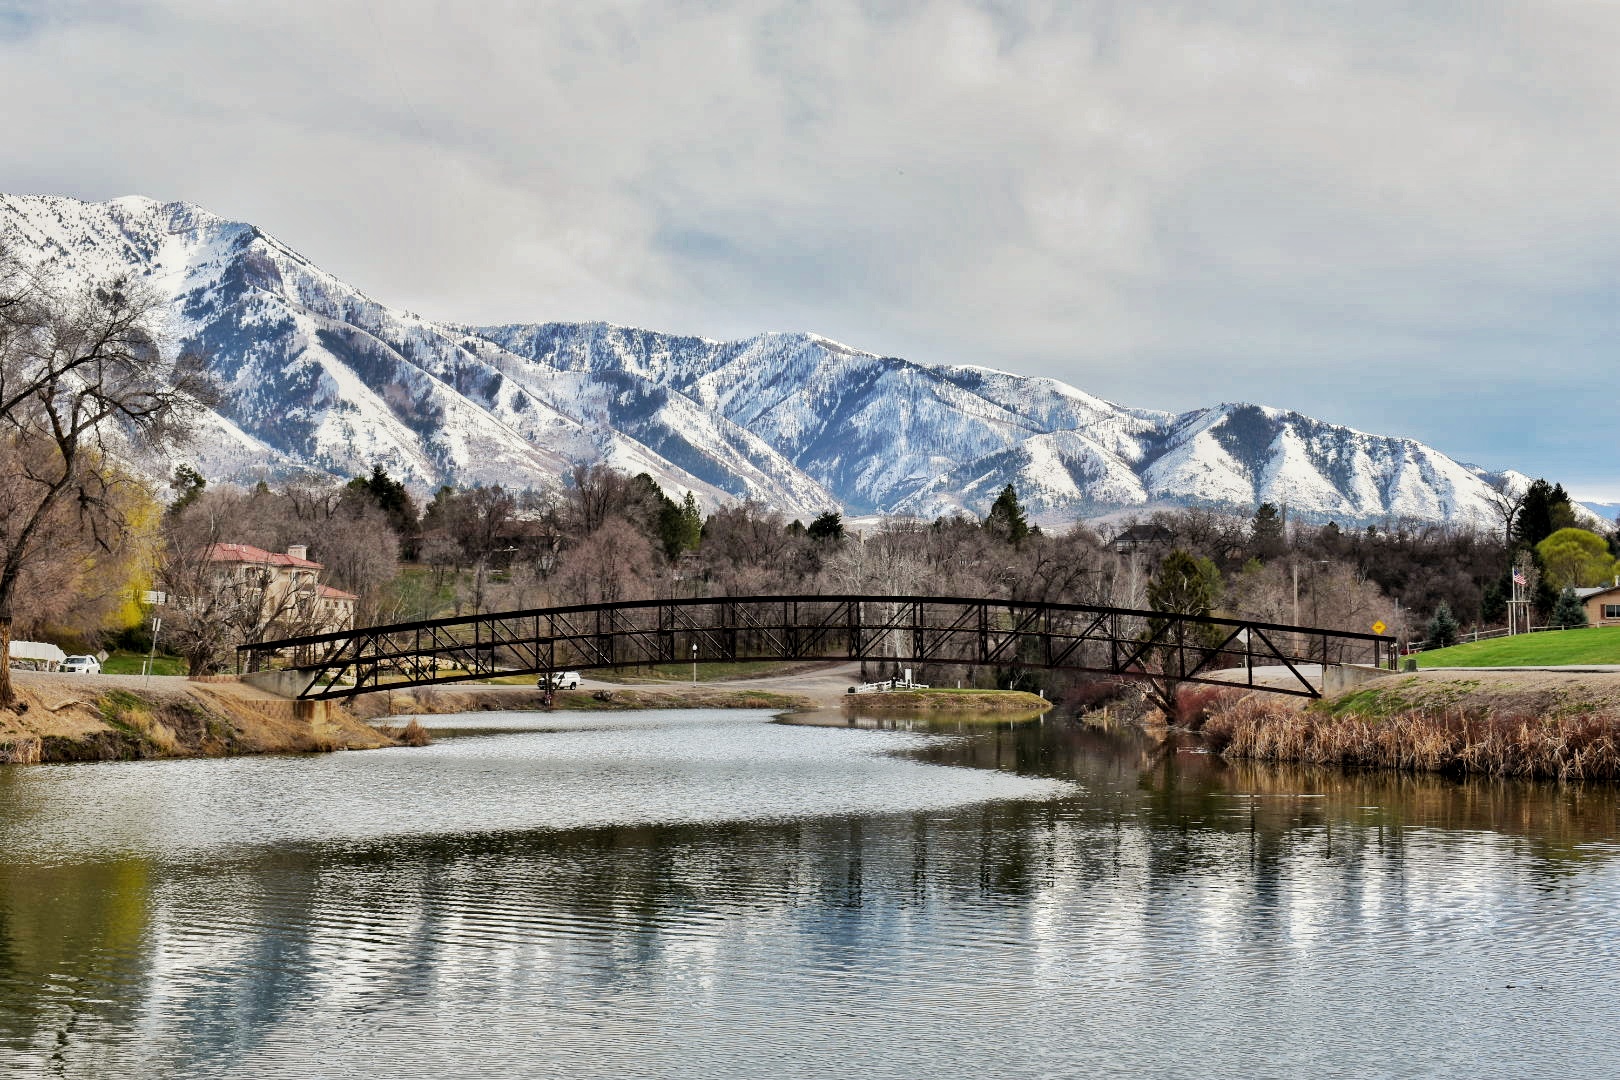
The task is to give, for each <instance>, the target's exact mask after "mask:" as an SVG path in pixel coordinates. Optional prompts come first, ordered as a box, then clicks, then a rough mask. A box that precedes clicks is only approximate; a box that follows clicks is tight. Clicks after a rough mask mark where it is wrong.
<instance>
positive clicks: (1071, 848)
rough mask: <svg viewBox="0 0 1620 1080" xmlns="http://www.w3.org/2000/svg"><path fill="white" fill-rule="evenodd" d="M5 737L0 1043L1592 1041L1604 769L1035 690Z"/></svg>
mask: <svg viewBox="0 0 1620 1080" xmlns="http://www.w3.org/2000/svg"><path fill="white" fill-rule="evenodd" d="M433 721H434V722H435V723H436V724H439V725H442V726H446V727H451V728H456V729H458V730H457V731H456V732H455V733H454V737H446V738H444V739H442V740H441V741H440V742H439V743H437V744H436V745H434V746H432V747H428V748H425V749H401V750H387V751H377V752H370V753H356V754H336V755H330V756H325V757H309V758H276V759H257V760H254V759H239V760H234V761H179V762H153V763H139V764H124V763H119V764H105V765H99V764H98V765H72V766H45V767H37V766H36V767H17V766H10V767H5V768H0V1076H4V1077H7V1078H9V1077H11V1076H20V1077H21V1076H70V1077H165V1078H166V1077H187V1078H189V1077H283V1076H285V1077H341V1078H344V1080H360V1078H370V1077H379V1078H382V1077H388V1078H394V1077H434V1078H446V1077H459V1076H490V1077H530V1076H534V1077H551V1076H556V1077H769V1078H772V1080H783V1078H791V1077H813V1076H829V1075H839V1076H844V1075H859V1076H862V1077H897V1078H898V1077H905V1078H915V1077H933V1076H949V1077H958V1076H966V1077H978V1076H982V1077H1003V1076H1005V1077H1046V1076H1052V1077H1069V1076H1081V1075H1088V1074H1135V1075H1164V1076H1172V1075H1174V1076H1188V1075H1195V1076H1237V1075H1256V1076H1298V1075H1302V1074H1308V1075H1318V1076H1365V1075H1376V1076H1435V1075H1446V1076H1526V1075H1545V1076H1571V1075H1582V1076H1612V1075H1615V1074H1616V1073H1620V979H1617V967H1616V959H1617V957H1616V952H1617V946H1620V862H1617V860H1616V858H1615V856H1616V855H1617V854H1620V844H1617V838H1620V822H1617V809H1616V798H1615V794H1614V792H1613V791H1611V790H1603V789H1597V790H1587V791H1584V792H1582V791H1573V790H1567V789H1566V790H1559V789H1556V788H1548V787H1534V786H1528V785H1505V784H1484V783H1472V784H1455V783H1450V782H1446V781H1441V780H1430V779H1416V780H1414V779H1391V778H1388V777H1345V776H1342V775H1339V774H1335V773H1325V772H1303V771H1296V770H1287V769H1274V768H1252V767H1243V766H1228V765H1224V764H1222V763H1221V762H1220V761H1218V760H1215V759H1211V758H1210V757H1208V756H1207V755H1202V754H1198V753H1192V752H1187V750H1186V749H1185V748H1184V749H1182V750H1179V751H1178V750H1176V749H1174V748H1169V749H1167V748H1165V747H1162V746H1157V745H1155V744H1153V743H1151V742H1150V741H1148V740H1146V739H1145V738H1144V737H1142V736H1141V735H1139V734H1136V733H1132V732H1118V733H1109V732H1100V731H1095V730H1088V729H1082V728H1078V727H1075V726H1072V725H1069V724H1066V723H1063V722H1057V721H1052V720H1048V721H1047V722H1045V723H1043V724H1035V725H1028V726H1023V727H1018V728H1006V727H1003V728H996V729H991V730H988V731H983V730H980V731H979V732H978V733H966V734H955V733H948V734H938V733H924V732H921V731H917V732H908V731H904V730H900V731H896V730H871V729H851V728H848V727H809V726H792V725H786V724H781V723H776V722H772V721H771V719H770V718H769V717H768V716H765V715H763V714H739V713H736V712H695V711H694V712H679V713H670V712H663V713H647V714H608V715H605V716H604V715H602V714H594V715H585V714H581V715H573V716H570V715H566V714H557V715H551V716H543V717H539V716H523V715H516V714H507V715H500V714H488V713H486V714H480V715H478V716H476V717H463V718H445V717H438V718H433Z"/></svg>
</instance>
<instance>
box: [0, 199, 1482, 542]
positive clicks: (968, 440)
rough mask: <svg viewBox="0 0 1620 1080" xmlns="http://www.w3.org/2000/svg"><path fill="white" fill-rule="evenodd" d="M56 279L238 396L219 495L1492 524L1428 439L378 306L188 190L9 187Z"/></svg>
mask: <svg viewBox="0 0 1620 1080" xmlns="http://www.w3.org/2000/svg"><path fill="white" fill-rule="evenodd" d="M0 239H4V240H5V242H6V243H7V245H8V246H9V247H10V248H11V249H12V250H14V251H15V252H17V253H18V254H19V255H21V256H22V258H23V259H24V261H25V262H26V263H27V264H28V265H29V266H30V267H32V268H33V269H34V270H35V272H37V273H38V274H39V275H40V276H41V278H42V279H44V280H46V281H47V282H49V283H52V284H54V285H57V286H64V287H77V286H82V285H83V284H85V283H87V282H89V281H92V280H96V279H98V278H105V277H108V276H110V275H112V274H115V273H129V274H131V275H133V276H134V277H136V278H138V279H140V280H143V281H146V282H147V283H148V284H149V285H150V287H151V288H152V289H153V290H154V292H155V293H156V294H157V295H158V296H159V298H160V299H161V300H162V302H163V303H164V305H165V307H166V309H167V311H168V313H169V330H170V334H171V336H172V337H173V338H174V341H175V344H176V345H177V346H178V347H184V348H192V349H198V350H200V351H202V352H203V353H204V354H205V355H206V356H208V358H209V363H210V365H211V367H212V368H213V370H214V371H215V372H216V374H218V375H219V377H220V378H221V380H222V382H223V383H224V384H225V386H226V389H227V394H226V399H225V401H224V402H223V403H222V404H221V406H220V408H219V409H218V410H217V414H216V415H214V416H211V417H210V418H208V424H207V425H206V434H205V438H204V440H203V442H202V443H201V444H199V446H198V447H197V448H196V449H195V450H194V451H192V452H191V453H190V454H189V455H188V460H191V461H192V462H193V463H194V464H197V465H198V467H199V468H200V469H201V470H202V471H203V472H204V474H205V475H207V476H208V477H209V478H210V479H215V480H219V479H236V480H241V479H252V478H258V477H264V476H267V475H269V476H277V475H283V474H288V473H296V472H300V471H307V472H311V473H316V474H323V473H325V474H332V475H336V476H348V475H356V474H360V473H364V472H367V471H369V470H370V468H371V466H372V465H374V464H382V465H383V466H384V467H385V468H387V469H388V470H389V471H390V472H391V473H394V474H395V475H398V476H399V477H400V478H401V479H404V480H406V481H407V482H410V483H413V484H417V485H421V486H424V487H433V486H436V485H437V484H439V483H447V482H450V483H496V482H499V483H504V484H508V485H513V486H538V485H541V484H554V483H556V482H558V479H559V477H561V476H562V475H563V474H564V473H565V472H566V471H567V470H568V469H569V468H571V467H572V466H573V465H576V464H580V463H584V462H588V461H595V460H603V461H607V462H608V463H610V464H613V465H615V466H616V467H620V468H626V469H629V470H631V471H636V472H640V471H646V472H649V473H650V474H652V475H653V477H654V478H655V479H656V480H657V481H658V482H659V483H660V484H661V485H663V486H664V487H665V488H666V490H669V491H670V492H671V493H672V494H677V495H679V494H680V493H683V492H684V491H686V490H692V491H694V492H695V493H696V494H697V495H698V497H699V498H700V499H701V500H702V501H703V502H705V503H706V504H709V505H714V504H716V503H718V502H722V501H726V500H732V499H754V500H757V501H759V502H761V503H763V504H765V505H767V506H771V507H773V508H775V509H779V510H781V511H782V512H784V513H786V514H788V515H789V516H801V517H802V516H804V515H807V514H814V513H817V512H820V511H821V510H825V509H830V508H833V507H837V508H840V509H843V510H845V511H846V512H851V513H874V512H876V513H883V512H897V513H912V514H916V515H918V516H924V517H933V516H938V515H939V514H953V513H982V512H983V510H984V508H985V507H987V506H988V504H989V503H990V501H991V500H993V499H994V497H995V494H996V493H997V492H999V490H1000V489H1001V487H1002V486H1004V484H1006V483H1008V482H1012V483H1014V484H1015V485H1016V486H1017V487H1018V490H1019V493H1020V496H1021V498H1022V499H1023V500H1024V502H1025V503H1026V505H1027V506H1028V507H1029V509H1030V511H1031V512H1032V514H1034V516H1036V517H1037V518H1041V519H1059V518H1064V517H1068V518H1071V519H1072V518H1073V517H1074V516H1075V515H1076V514H1077V513H1082V512H1084V513H1088V514H1090V513H1097V512H1105V511H1110V510H1112V511H1118V510H1121V509H1127V508H1130V507H1147V506H1153V505H1211V506H1223V507H1230V508H1233V509H1237V510H1248V509H1252V507H1253V506H1254V505H1255V504H1256V503H1259V502H1268V501H1269V502H1274V503H1287V504H1288V505H1289V506H1290V508H1291V510H1292V512H1294V513H1296V514H1299V515H1303V516H1306V517H1315V518H1322V519H1326V518H1330V517H1331V518H1335V519H1337V520H1339V521H1341V522H1344V523H1353V522H1362V521H1376V520H1383V519H1387V518H1390V517H1412V518H1418V519H1421V520H1427V521H1439V522H1450V523H1460V524H1468V525H1474V526H1482V527H1483V526H1490V525H1491V523H1492V519H1493V518H1494V516H1495V511H1494V509H1493V508H1492V505H1491V493H1490V489H1489V486H1488V480H1489V478H1490V476H1491V475H1492V474H1488V473H1483V472H1482V471H1480V470H1478V469H1477V468H1474V467H1471V466H1468V465H1464V464H1462V463H1460V462H1457V461H1455V460H1453V459H1451V458H1449V457H1447V456H1446V455H1444V454H1442V453H1441V452H1439V451H1438V450H1435V449H1433V448H1432V447H1429V446H1427V445H1425V444H1423V443H1421V442H1419V441H1417V440H1415V439H1409V438H1402V437H1393V436H1382V435H1376V434H1373V433H1369V432H1362V431H1357V430H1355V429H1352V428H1348V427H1345V426H1342V425H1335V424H1331V423H1328V422H1325V421H1321V420H1318V419H1315V418H1313V417H1310V416H1307V415H1306V414H1303V413H1300V412H1297V411H1294V410H1289V409H1280V408H1275V407H1271V406H1262V405H1254V404H1249V403H1245V402H1224V403H1222V404H1220V405H1215V406H1209V407H1206V408H1202V409H1194V410H1189V411H1187V412H1184V413H1179V414H1173V413H1169V412H1163V411H1159V410H1153V409H1141V408H1132V407H1127V406H1124V405H1121V404H1118V403H1116V402H1112V401H1109V400H1107V399H1104V398H1101V397H1097V396H1096V395H1093V394H1089V393H1087V392H1086V391H1084V390H1082V389H1080V388H1077V387H1074V386H1071V385H1069V384H1067V383H1064V382H1062V381H1061V380H1057V379H1052V378H1048V377H1037V376H1022V375H1018V374H1016V373H1012V372H1007V371H1004V370H1001V369H998V368H996V367H995V366H994V365H990V364H986V365H979V364H971V365H970V364H954V365H930V364H925V363H921V362H918V361H913V360H908V359H905V358H901V357H886V356H881V355H879V354H876V353H872V352H867V351H864V350H861V349H859V348H857V347H855V346H850V345H846V344H843V343H841V342H837V341H834V340H833V339H831V338H828V337H825V336H823V335H820V334H815V333H812V332H808V331H786V332H771V333H763V334H758V335H754V336H753V337H749V338H744V339H739V340H735V341H717V340H713V339H708V338H703V337H699V336H696V335H682V334H672V333H663V332H658V331H651V330H644V329H639V328H636V327H630V326H624V325H620V324H614V323H607V322H587V323H567V322H541V323H507V324H500V325H493V326H477V325H471V324H465V323H456V322H450V321H440V320H433V319H427V318H424V317H422V316H420V315H417V314H415V313H412V312H408V311H403V310H401V309H397V308H393V307H390V306H388V305H387V304H385V303H382V302H381V301H378V300H375V299H373V298H372V297H370V296H368V295H366V294H365V293H363V292H361V291H360V290H358V289H355V288H353V287H352V286H350V285H348V284H347V283H345V282H343V281H341V280H340V279H339V278H337V277H336V276H334V275H332V274H330V273H328V272H326V271H324V270H322V269H320V268H319V267H317V266H316V265H315V264H314V263H313V262H311V261H310V260H309V259H307V258H305V257H304V256H303V255H301V254H300V253H298V252H297V251H296V250H295V249H293V248H292V247H291V246H289V245H287V244H285V243H284V242H282V241H280V240H278V239H276V238H274V237H272V236H270V235H269V234H267V233H265V232H264V231H262V230H261V229H259V228H258V227H256V226H254V225H252V224H250V223H247V222H239V221H231V220H229V219H227V218H224V217H221V216H219V215H217V214H214V213H212V212H210V211H208V210H205V209H202V208H200V207H197V206H194V205H192V204H189V203H184V202H159V201H158V200H154V199H147V198H145V197H141V196H126V197H123V198H120V199H113V200H108V201H106V202H103V203H86V202H80V201H78V200H74V199H70V198H67V197H64V196H17V195H0Z"/></svg>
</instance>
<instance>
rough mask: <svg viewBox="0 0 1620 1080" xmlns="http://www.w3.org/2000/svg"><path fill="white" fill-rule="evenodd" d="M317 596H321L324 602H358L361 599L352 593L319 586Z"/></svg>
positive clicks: (316, 590) (316, 589) (328, 586)
mask: <svg viewBox="0 0 1620 1080" xmlns="http://www.w3.org/2000/svg"><path fill="white" fill-rule="evenodd" d="M315 595H316V596H319V597H320V598H321V599H322V600H358V599H360V598H359V597H358V596H356V595H354V593H352V592H344V591H343V590H342V589H334V588H332V586H330V585H318V586H316V588H315Z"/></svg>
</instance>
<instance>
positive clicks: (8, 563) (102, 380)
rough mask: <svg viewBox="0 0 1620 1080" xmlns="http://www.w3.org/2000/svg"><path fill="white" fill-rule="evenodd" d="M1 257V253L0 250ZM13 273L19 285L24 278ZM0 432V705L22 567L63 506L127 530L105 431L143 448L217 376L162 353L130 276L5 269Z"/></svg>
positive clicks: (171, 426) (178, 424)
mask: <svg viewBox="0 0 1620 1080" xmlns="http://www.w3.org/2000/svg"><path fill="white" fill-rule="evenodd" d="M0 262H5V257H4V256H3V255H0ZM19 282H25V283H26V284H24V285H21V286H19ZM0 291H3V292H4V293H5V297H4V299H3V300H0V310H3V313H4V314H3V318H0V436H3V437H4V439H5V448H6V454H7V457H8V459H9V460H10V461H11V462H12V465H13V468H12V469H11V470H10V476H9V478H8V487H10V489H11V490H10V491H9V493H8V496H7V500H6V505H5V507H4V516H3V518H0V708H4V707H9V706H10V705H12V704H13V703H14V701H15V698H16V695H15V691H14V690H13V688H12V685H11V675H10V666H9V664H8V663H7V662H6V660H5V658H6V656H7V655H8V651H9V646H10V641H11V629H12V622H13V605H14V602H15V600H16V596H17V587H18V584H19V583H20V582H21V581H22V577H23V574H24V571H25V570H26V569H27V568H28V567H29V566H31V565H33V564H34V563H36V562H38V561H40V560H41V559H46V560H48V559H51V558H53V557H54V554H53V553H52V551H51V550H50V548H49V547H48V546H47V543H46V541H47V540H48V539H49V538H50V537H51V536H52V535H53V530H52V529H51V528H50V524H51V523H52V522H53V521H57V522H60V521H61V518H60V517H59V516H58V511H59V509H60V508H61V507H63V506H64V505H67V506H70V507H72V509H73V515H72V517H73V520H74V522H75V524H76V527H77V529H78V531H79V534H80V535H81V536H83V537H87V538H88V540H89V542H90V543H91V544H92V545H93V546H94V547H95V548H96V549H98V550H102V551H109V552H110V551H114V550H117V549H118V548H119V547H120V546H121V545H122V544H123V543H124V542H125V537H126V536H127V530H126V529H125V524H126V522H125V518H124V514H123V512H122V509H121V506H120V500H119V499H118V497H117V489H118V487H119V485H120V484H121V483H125V482H127V480H126V479H125V478H124V477H123V476H121V474H119V472H118V470H116V468H114V467H113V466H112V465H111V459H112V455H111V454H110V453H109V445H108V440H112V439H117V438H123V439H127V440H128V441H129V443H130V444H132V445H133V446H135V447H136V448H139V449H141V450H146V451H161V450H163V449H165V448H168V447H171V446H174V445H177V444H178V443H180V442H182V441H183V440H184V439H185V437H186V436H187V435H188V434H189V430H190V425H189V421H190V420H191V418H192V416H193V415H194V407H195V405H196V404H197V403H198V402H199V401H205V400H212V397H213V384H212V380H210V379H209V378H208V376H207V373H206V371H205V370H204V368H203V365H202V363H201V361H200V359H198V358H196V357H181V358H180V359H178V360H172V359H168V358H167V357H165V355H164V353H163V350H162V349H161V348H160V347H159V341H158V335H157V329H156V328H157V325H158V321H159V317H160V308H159V305H158V302H157V300H156V299H155V298H154V297H153V296H152V295H151V294H150V293H147V292H145V291H144V290H142V289H140V288H139V287H137V285H136V284H135V283H134V282H133V281H131V280H130V279H128V278H120V279H116V280H113V281H110V282H107V283H105V284H102V285H98V286H94V287H91V288H88V289H86V290H85V291H83V292H81V293H77V294H73V295H58V294H55V293H53V292H52V291H50V290H48V289H46V288H44V287H43V286H41V285H39V284H38V283H32V282H27V279H26V275H24V274H22V273H21V271H19V270H18V269H17V268H16V266H15V264H10V263H8V264H6V266H5V268H4V269H0Z"/></svg>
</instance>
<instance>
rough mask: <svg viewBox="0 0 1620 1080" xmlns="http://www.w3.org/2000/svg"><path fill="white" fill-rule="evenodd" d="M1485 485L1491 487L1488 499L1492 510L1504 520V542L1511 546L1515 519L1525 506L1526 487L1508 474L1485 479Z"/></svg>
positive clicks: (1498, 517)
mask: <svg viewBox="0 0 1620 1080" xmlns="http://www.w3.org/2000/svg"><path fill="white" fill-rule="evenodd" d="M1485 486H1486V487H1487V488H1489V489H1490V490H1489V493H1488V494H1487V495H1486V499H1487V500H1488V501H1489V502H1490V504H1491V510H1492V512H1493V513H1495V514H1496V517H1497V519H1498V520H1499V521H1501V522H1502V543H1503V545H1504V546H1506V547H1509V548H1511V547H1512V546H1513V521H1514V519H1515V518H1517V517H1518V516H1519V508H1520V507H1522V506H1524V496H1525V489H1524V488H1522V487H1520V486H1519V485H1517V484H1515V483H1514V482H1513V480H1512V478H1511V477H1509V476H1507V475H1506V474H1503V475H1501V476H1493V477H1491V478H1490V479H1488V480H1486V481H1485Z"/></svg>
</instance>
